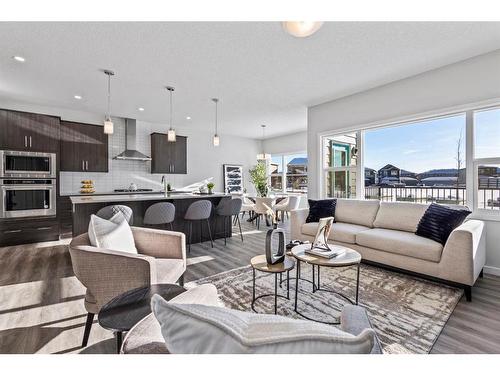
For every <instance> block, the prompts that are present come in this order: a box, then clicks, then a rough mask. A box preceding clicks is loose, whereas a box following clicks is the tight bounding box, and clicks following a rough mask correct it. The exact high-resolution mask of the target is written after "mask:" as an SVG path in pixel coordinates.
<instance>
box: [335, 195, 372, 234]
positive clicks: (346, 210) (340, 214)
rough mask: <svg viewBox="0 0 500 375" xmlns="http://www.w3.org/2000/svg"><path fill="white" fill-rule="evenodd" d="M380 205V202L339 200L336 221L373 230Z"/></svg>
mask: <svg viewBox="0 0 500 375" xmlns="http://www.w3.org/2000/svg"><path fill="white" fill-rule="evenodd" d="M379 205H380V202H379V201H378V200H361V199H337V207H336V208H335V221H337V222H342V223H350V224H357V225H363V226H365V227H370V228H373V221H374V220H375V217H376V216H377V212H378V208H379Z"/></svg>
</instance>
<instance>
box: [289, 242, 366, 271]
mask: <svg viewBox="0 0 500 375" xmlns="http://www.w3.org/2000/svg"><path fill="white" fill-rule="evenodd" d="M329 246H330V247H331V248H333V249H343V250H345V253H344V254H342V255H339V256H338V257H336V258H330V259H328V258H323V257H320V256H315V255H311V254H306V253H305V251H306V249H310V248H311V244H310V243H308V244H303V245H297V246H295V247H294V248H293V249H292V256H293V257H294V258H296V259H299V260H301V261H302V262H306V263H309V264H314V265H317V266H323V267H347V266H352V265H355V264H358V263H361V254H360V253H358V252H357V251H356V250H353V249H350V248H348V247H345V246H339V245H331V244H330V245H329Z"/></svg>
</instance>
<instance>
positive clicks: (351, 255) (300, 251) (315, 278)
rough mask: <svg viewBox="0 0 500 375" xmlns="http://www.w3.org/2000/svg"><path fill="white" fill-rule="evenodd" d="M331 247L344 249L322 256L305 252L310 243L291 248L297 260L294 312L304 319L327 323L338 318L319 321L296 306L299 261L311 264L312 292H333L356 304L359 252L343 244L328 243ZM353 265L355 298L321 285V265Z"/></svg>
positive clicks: (334, 322) (330, 266)
mask: <svg viewBox="0 0 500 375" xmlns="http://www.w3.org/2000/svg"><path fill="white" fill-rule="evenodd" d="M330 246H331V247H333V248H338V249H343V250H345V253H344V254H342V255H340V256H338V257H335V258H330V259H327V258H323V257H320V256H315V255H310V254H307V253H306V252H305V250H306V249H309V248H310V247H311V244H304V245H297V246H295V247H294V248H292V250H291V253H292V256H293V257H294V258H295V259H296V260H297V270H296V273H295V312H296V313H297V314H299V315H300V316H302V317H303V318H305V319H308V320H313V321H317V322H320V323H327V324H339V323H340V319H339V318H336V319H335V320H333V321H330V322H325V321H319V320H316V319H313V318H311V317H309V316H306V315H305V314H304V313H302V312H300V311H299V310H298V308H297V300H298V294H299V281H300V280H303V279H301V277H300V268H301V266H302V265H301V263H306V264H310V265H311V266H312V292H313V293H316V292H318V291H323V292H329V293H334V294H336V295H338V296H340V297H342V298H343V299H344V300H346V301H347V302H348V303H351V304H353V305H357V304H358V298H359V267H360V263H361V254H360V253H358V252H357V251H356V250H353V249H350V248H348V247H344V246H338V245H330ZM351 266H354V267H356V268H357V269H356V296H355V299H354V300H353V299H351V298H349V297H347V296H346V295H344V294H343V293H340V292H339V291H335V290H331V289H326V288H322V287H321V276H320V272H321V268H322V267H327V268H339V267H351ZM303 281H308V280H303Z"/></svg>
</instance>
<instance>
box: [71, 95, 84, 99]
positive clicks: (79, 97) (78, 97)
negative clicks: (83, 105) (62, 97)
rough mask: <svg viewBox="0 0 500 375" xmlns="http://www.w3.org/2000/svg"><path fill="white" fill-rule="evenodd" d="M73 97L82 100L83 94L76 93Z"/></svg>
mask: <svg viewBox="0 0 500 375" xmlns="http://www.w3.org/2000/svg"><path fill="white" fill-rule="evenodd" d="M73 98H75V99H76V100H80V99H81V98H82V96H81V95H75V96H73Z"/></svg>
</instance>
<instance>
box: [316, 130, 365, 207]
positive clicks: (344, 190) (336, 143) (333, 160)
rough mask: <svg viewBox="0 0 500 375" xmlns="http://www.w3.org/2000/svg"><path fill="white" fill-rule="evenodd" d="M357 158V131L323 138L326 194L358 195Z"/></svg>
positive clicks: (349, 196) (340, 196)
mask: <svg viewBox="0 0 500 375" xmlns="http://www.w3.org/2000/svg"><path fill="white" fill-rule="evenodd" d="M357 158H358V134H357V133H350V134H345V135H338V136H333V137H326V138H323V164H324V165H323V174H324V176H325V177H324V184H325V185H324V192H325V194H324V195H325V196H326V197H328V198H354V197H356V175H357V164H358V163H357Z"/></svg>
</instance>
